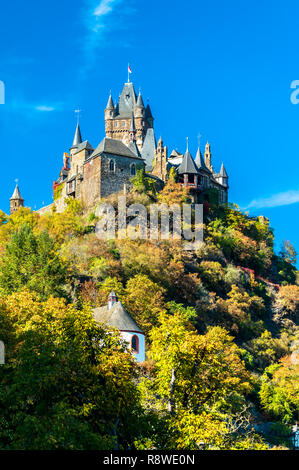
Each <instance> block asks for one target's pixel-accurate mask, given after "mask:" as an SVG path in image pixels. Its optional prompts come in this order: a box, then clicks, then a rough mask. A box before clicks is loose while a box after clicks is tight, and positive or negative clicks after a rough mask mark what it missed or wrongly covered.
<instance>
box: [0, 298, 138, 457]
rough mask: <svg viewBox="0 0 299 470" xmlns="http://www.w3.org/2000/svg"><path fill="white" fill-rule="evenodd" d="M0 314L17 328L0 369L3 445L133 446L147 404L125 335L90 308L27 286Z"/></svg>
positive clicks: (0, 442)
mask: <svg viewBox="0 0 299 470" xmlns="http://www.w3.org/2000/svg"><path fill="white" fill-rule="evenodd" d="M0 312H2V316H7V317H9V318H10V319H11V321H12V324H13V327H14V328H13V334H14V347H12V346H11V347H9V348H8V360H7V362H6V365H5V366H1V368H0V410H1V427H0V448H1V449H19V450H21V449H23V450H27V449H39V450H44V449H48V450H51V449H98V450H99V449H116V448H120V447H121V448H127V447H128V446H129V445H130V446H131V445H132V442H133V440H134V439H135V438H136V437H137V436H138V424H137V422H136V420H138V414H139V413H140V407H139V405H138V402H139V398H138V393H137V390H136V387H135V385H134V383H133V378H134V376H135V364H134V361H133V358H132V356H131V354H130V353H129V352H128V351H127V350H126V348H125V346H124V345H123V343H122V342H121V341H120V338H119V335H118V334H117V333H111V332H109V333H108V332H106V331H105V330H103V329H102V328H100V327H98V326H97V325H96V324H95V322H94V320H93V318H92V315H91V312H90V310H89V309H87V308H83V310H81V311H78V310H76V309H75V308H74V307H73V306H70V305H69V306H67V305H66V303H65V302H64V301H63V300H61V299H55V298H53V297H52V298H50V299H48V300H47V301H45V302H42V301H40V300H39V299H38V298H37V297H36V296H35V295H34V294H32V293H29V292H24V291H23V292H20V293H15V294H13V295H12V296H9V297H6V298H2V299H1V308H0ZM2 328H3V326H2V323H1V325H0V334H1V336H2ZM10 344H12V343H10Z"/></svg>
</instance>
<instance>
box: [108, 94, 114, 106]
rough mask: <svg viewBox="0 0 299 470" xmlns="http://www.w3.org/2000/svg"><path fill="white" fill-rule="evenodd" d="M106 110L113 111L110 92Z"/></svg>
mask: <svg viewBox="0 0 299 470" xmlns="http://www.w3.org/2000/svg"><path fill="white" fill-rule="evenodd" d="M106 109H114V103H113V99H112V96H111V92H110V95H109V99H108V103H107V106H106Z"/></svg>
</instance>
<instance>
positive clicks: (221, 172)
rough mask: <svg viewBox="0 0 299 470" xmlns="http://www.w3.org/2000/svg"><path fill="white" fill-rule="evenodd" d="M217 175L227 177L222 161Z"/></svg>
mask: <svg viewBox="0 0 299 470" xmlns="http://www.w3.org/2000/svg"><path fill="white" fill-rule="evenodd" d="M219 176H223V177H224V178H228V175H227V173H226V169H225V168H224V165H223V163H222V165H221V169H220V173H219Z"/></svg>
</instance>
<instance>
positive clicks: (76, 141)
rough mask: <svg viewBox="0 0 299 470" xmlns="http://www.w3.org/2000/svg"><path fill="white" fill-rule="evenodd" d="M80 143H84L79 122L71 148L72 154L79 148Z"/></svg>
mask: <svg viewBox="0 0 299 470" xmlns="http://www.w3.org/2000/svg"><path fill="white" fill-rule="evenodd" d="M80 144H82V135H81V129H80V126H79V122H77V126H76V131H75V136H74V140H73V145H72V146H71V149H70V152H71V155H72V154H73V153H74V152H75V151H76V150H77V148H78V146H79V145H80Z"/></svg>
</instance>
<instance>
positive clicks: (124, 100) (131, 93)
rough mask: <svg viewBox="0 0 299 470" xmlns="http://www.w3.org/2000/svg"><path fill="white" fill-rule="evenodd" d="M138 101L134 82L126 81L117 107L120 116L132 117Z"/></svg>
mask: <svg viewBox="0 0 299 470" xmlns="http://www.w3.org/2000/svg"><path fill="white" fill-rule="evenodd" d="M136 102H137V96H136V93H135V89H134V85H133V83H131V82H127V83H125V84H124V87H123V90H122V92H121V94H120V96H119V100H118V106H117V109H118V114H119V116H120V117H126V118H128V117H131V114H132V112H134V106H135V105H136Z"/></svg>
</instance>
